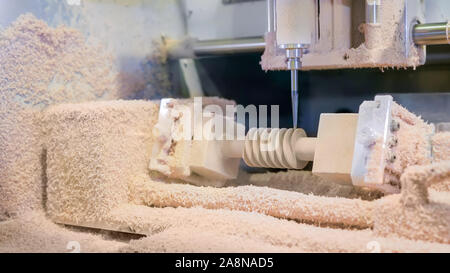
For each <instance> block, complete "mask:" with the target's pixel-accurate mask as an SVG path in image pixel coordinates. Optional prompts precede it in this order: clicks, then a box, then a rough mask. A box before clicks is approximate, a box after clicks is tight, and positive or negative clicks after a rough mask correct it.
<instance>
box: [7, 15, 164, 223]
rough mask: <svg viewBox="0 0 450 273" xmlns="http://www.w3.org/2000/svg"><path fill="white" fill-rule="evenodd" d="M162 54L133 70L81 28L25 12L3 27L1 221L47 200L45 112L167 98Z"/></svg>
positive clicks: (37, 207) (153, 55) (152, 55)
mask: <svg viewBox="0 0 450 273" xmlns="http://www.w3.org/2000/svg"><path fill="white" fill-rule="evenodd" d="M160 51H161V50H159V51H158V50H156V51H155V52H156V53H155V54H151V55H149V57H148V59H147V60H146V61H145V62H143V64H142V65H143V68H145V69H143V71H144V72H143V73H142V74H140V75H126V74H124V73H122V72H117V71H116V68H115V60H114V58H113V57H112V55H111V54H110V53H109V52H108V51H106V49H105V48H104V47H103V46H102V45H100V44H98V43H95V42H93V41H91V40H87V39H86V38H85V37H84V36H83V35H82V34H81V32H79V31H78V30H75V29H72V28H69V27H65V26H59V27H57V28H52V27H49V26H48V25H47V24H46V23H45V22H44V21H41V20H38V19H36V18H35V17H34V16H33V15H31V14H25V15H22V16H20V17H18V19H17V20H16V21H15V22H13V23H12V24H11V25H10V26H9V27H7V28H6V29H4V30H2V31H1V32H0V60H1V65H0V192H1V193H2V194H1V195H0V220H1V219H7V218H9V217H13V216H15V215H18V214H20V213H22V212H25V211H28V210H34V209H40V208H42V206H43V200H44V199H45V198H46V197H45V194H44V192H43V191H42V188H43V187H44V186H45V183H46V180H45V176H46V174H45V171H44V168H42V166H45V164H46V163H45V161H46V160H45V153H44V150H43V148H42V146H43V144H42V136H41V133H42V132H41V130H40V124H41V116H40V113H39V111H40V110H41V109H43V108H45V107H47V106H49V105H52V104H57V103H63V102H84V101H92V100H111V99H119V98H130V97H131V98H132V97H137V96H141V97H143V96H144V95H143V94H145V96H147V97H152V96H158V95H161V96H162V95H164V96H168V95H169V92H170V88H171V87H170V85H169V80H168V73H167V65H166V64H167V60H166V57H165V56H166V55H167V54H166V53H164V51H161V52H162V53H161V52H160ZM152 66H155V67H157V69H156V71H154V70H151V69H150V67H152ZM150 82H151V83H150ZM157 89H158V90H162V91H160V92H159V93H157V92H156V91H155V90H157ZM140 92H142V93H143V94H141V93H140Z"/></svg>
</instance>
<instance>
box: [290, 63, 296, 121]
mask: <svg viewBox="0 0 450 273" xmlns="http://www.w3.org/2000/svg"><path fill="white" fill-rule="evenodd" d="M291 100H292V121H293V127H294V128H297V121H298V71H297V70H296V69H291Z"/></svg>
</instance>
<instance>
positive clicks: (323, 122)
mask: <svg viewBox="0 0 450 273" xmlns="http://www.w3.org/2000/svg"><path fill="white" fill-rule="evenodd" d="M357 123H358V114H321V115H320V122H319V130H318V132H317V144H316V150H315V154H314V164H313V169H312V172H313V173H314V174H316V175H318V176H321V177H323V178H325V179H327V180H330V181H333V182H338V183H342V184H351V183H352V179H351V176H350V173H351V170H352V160H353V150H354V145H355V135H356V126H357Z"/></svg>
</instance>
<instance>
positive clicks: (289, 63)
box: [280, 44, 308, 128]
mask: <svg viewBox="0 0 450 273" xmlns="http://www.w3.org/2000/svg"><path fill="white" fill-rule="evenodd" d="M280 48H282V49H285V50H286V67H287V69H289V70H291V101H292V122H293V127H294V128H297V124H298V70H300V69H301V67H302V56H303V51H304V50H305V49H306V48H308V45H306V44H284V45H280Z"/></svg>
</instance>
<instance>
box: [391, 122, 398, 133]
mask: <svg viewBox="0 0 450 273" xmlns="http://www.w3.org/2000/svg"><path fill="white" fill-rule="evenodd" d="M399 129H400V123H399V122H398V121H396V120H395V119H393V120H392V121H391V132H395V131H398V130H399Z"/></svg>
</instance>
